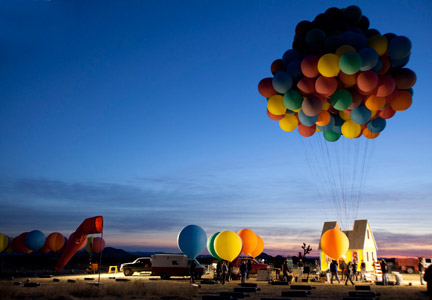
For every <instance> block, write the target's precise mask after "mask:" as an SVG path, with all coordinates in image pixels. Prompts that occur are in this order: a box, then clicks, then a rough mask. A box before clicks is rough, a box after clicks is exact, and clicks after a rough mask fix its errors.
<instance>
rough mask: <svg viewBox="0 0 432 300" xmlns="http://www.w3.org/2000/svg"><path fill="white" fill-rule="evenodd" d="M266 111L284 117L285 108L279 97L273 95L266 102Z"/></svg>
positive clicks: (281, 98)
mask: <svg viewBox="0 0 432 300" xmlns="http://www.w3.org/2000/svg"><path fill="white" fill-rule="evenodd" d="M267 109H268V110H269V112H271V113H272V114H274V115H284V114H285V111H286V107H285V105H284V101H283V97H282V96H281V95H274V96H272V97H270V98H269V99H268V101H267Z"/></svg>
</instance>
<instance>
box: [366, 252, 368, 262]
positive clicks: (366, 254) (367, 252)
mask: <svg viewBox="0 0 432 300" xmlns="http://www.w3.org/2000/svg"><path fill="white" fill-rule="evenodd" d="M366 261H369V252H367V251H366Z"/></svg>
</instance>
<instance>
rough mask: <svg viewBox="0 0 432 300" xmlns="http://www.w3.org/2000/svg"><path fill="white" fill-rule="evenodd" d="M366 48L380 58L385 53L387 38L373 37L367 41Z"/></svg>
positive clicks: (381, 36)
mask: <svg viewBox="0 0 432 300" xmlns="http://www.w3.org/2000/svg"><path fill="white" fill-rule="evenodd" d="M368 46H369V47H370V48H372V49H375V51H376V52H377V53H378V56H382V55H383V54H384V53H386V52H387V48H388V42H387V38H386V37H385V36H383V35H374V36H373V37H371V38H370V39H369V41H368Z"/></svg>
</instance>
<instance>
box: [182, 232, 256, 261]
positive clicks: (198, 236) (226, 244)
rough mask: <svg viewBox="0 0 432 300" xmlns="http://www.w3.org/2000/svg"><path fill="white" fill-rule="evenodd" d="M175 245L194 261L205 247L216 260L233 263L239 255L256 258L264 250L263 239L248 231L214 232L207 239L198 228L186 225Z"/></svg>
mask: <svg viewBox="0 0 432 300" xmlns="http://www.w3.org/2000/svg"><path fill="white" fill-rule="evenodd" d="M177 245H178V247H179V249H180V251H182V252H183V253H184V254H185V255H186V256H188V257H189V258H192V259H195V258H196V257H197V256H198V255H200V254H201V253H202V252H203V251H204V249H205V248H206V246H207V250H208V251H209V253H210V254H211V255H212V256H213V257H214V258H216V259H219V260H227V261H233V260H235V259H236V258H237V257H238V256H239V255H240V254H241V253H243V254H245V255H250V256H252V257H257V256H258V255H260V254H261V253H262V251H263V250H264V241H263V239H262V238H261V237H260V236H258V235H256V234H255V233H254V232H253V231H252V230H250V229H247V228H245V229H242V230H240V231H239V232H237V233H235V232H234V231H229V230H227V231H223V232H216V233H214V234H213V235H211V236H210V237H209V239H208V240H207V235H206V233H205V231H204V229H202V228H201V227H200V226H198V225H188V226H186V227H184V228H183V229H182V230H180V232H179V234H178V236H177Z"/></svg>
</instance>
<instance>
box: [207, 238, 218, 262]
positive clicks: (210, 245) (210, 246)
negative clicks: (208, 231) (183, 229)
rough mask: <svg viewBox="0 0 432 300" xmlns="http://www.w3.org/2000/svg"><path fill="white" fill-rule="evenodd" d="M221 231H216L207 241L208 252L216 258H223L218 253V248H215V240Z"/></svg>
mask: <svg viewBox="0 0 432 300" xmlns="http://www.w3.org/2000/svg"><path fill="white" fill-rule="evenodd" d="M219 233H220V232H216V233H213V234H212V236H211V237H209V239H208V241H207V250H208V252H209V253H210V254H211V255H212V256H213V257H214V258H216V259H219V260H222V258H220V257H219V256H218V255H217V253H216V250H215V248H214V241H215V239H216V237H217V236H218V234H219Z"/></svg>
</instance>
